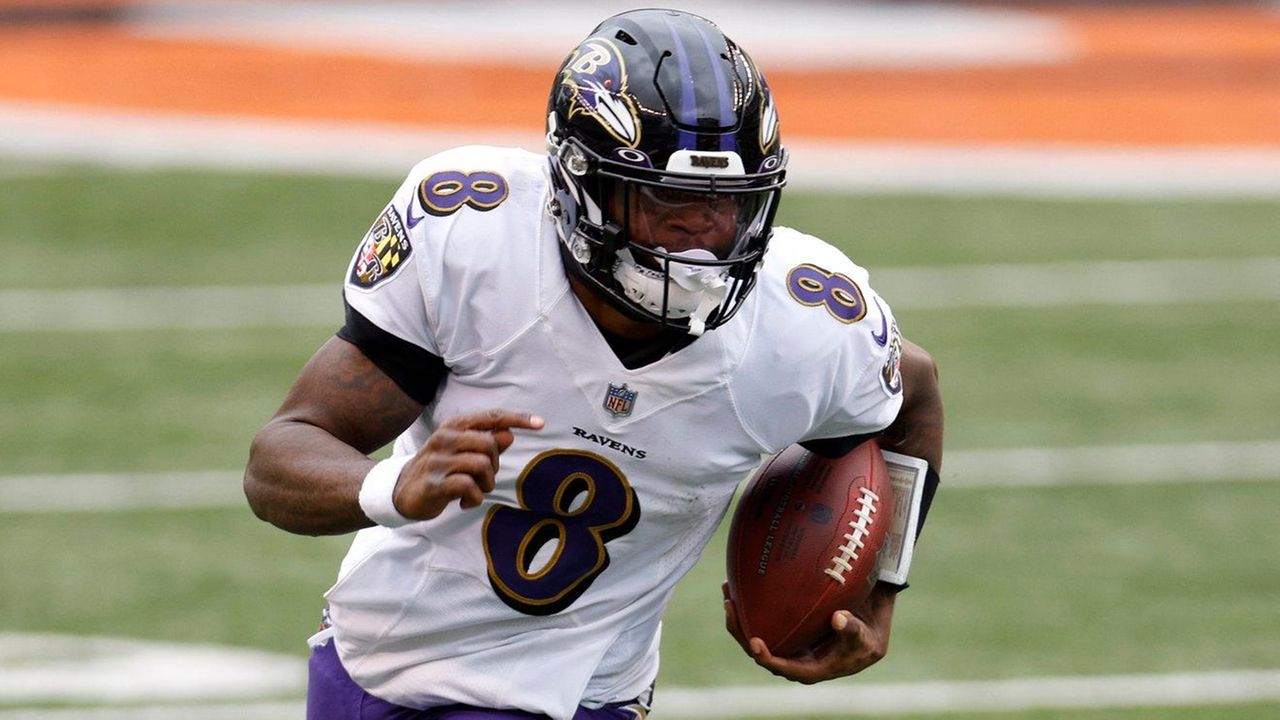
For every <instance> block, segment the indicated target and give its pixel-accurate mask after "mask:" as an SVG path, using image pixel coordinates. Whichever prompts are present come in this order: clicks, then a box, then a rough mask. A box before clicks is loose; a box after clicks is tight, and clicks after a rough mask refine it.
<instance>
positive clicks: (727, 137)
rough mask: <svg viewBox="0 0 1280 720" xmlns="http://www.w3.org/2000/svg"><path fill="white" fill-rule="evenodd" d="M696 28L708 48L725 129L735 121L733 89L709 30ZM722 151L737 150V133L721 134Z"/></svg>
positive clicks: (722, 125) (722, 124) (700, 27)
mask: <svg viewBox="0 0 1280 720" xmlns="http://www.w3.org/2000/svg"><path fill="white" fill-rule="evenodd" d="M694 27H695V28H697V30H698V34H699V35H701V36H702V43H703V45H704V46H705V47H706V48H707V56H708V60H709V63H708V64H710V65H711V72H712V73H713V74H714V75H715V78H716V90H717V92H719V94H720V126H721V127H724V126H726V125H731V124H733V121H734V112H733V96H732V92H733V88H732V87H731V86H730V83H729V81H728V79H727V78H725V75H724V69H723V68H722V67H721V64H720V56H719V54H718V53H717V52H716V47H715V44H714V41H713V40H712V38H711V37H710V36H709V35H707V29H706V28H705V27H703V26H702V25H701V24H695V25H694ZM720 149H721V150H737V149H738V135H737V133H721V134H720Z"/></svg>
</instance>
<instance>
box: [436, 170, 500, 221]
mask: <svg viewBox="0 0 1280 720" xmlns="http://www.w3.org/2000/svg"><path fill="white" fill-rule="evenodd" d="M418 199H419V200H421V201H422V207H423V209H425V210H426V211H427V212H429V213H431V214H432V215H436V216H443V215H452V214H453V213H455V212H457V211H458V209H459V208H461V207H462V206H463V205H467V206H470V207H472V208H474V209H476V210H480V211H481V212H483V211H485V210H492V209H494V208H496V207H498V205H500V204H501V203H502V201H503V200H506V199H507V181H506V180H505V179H504V178H503V177H502V176H501V175H499V174H497V173H493V172H486V171H483V170H481V171H479V172H473V173H464V172H459V171H457V170H444V171H442V172H438V173H435V174H433V175H430V176H429V177H427V179H426V180H423V181H422V183H421V184H420V185H418Z"/></svg>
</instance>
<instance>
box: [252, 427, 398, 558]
mask: <svg viewBox="0 0 1280 720" xmlns="http://www.w3.org/2000/svg"><path fill="white" fill-rule="evenodd" d="M373 465H374V461H373V460H371V459H369V458H368V457H367V456H365V455H364V454H362V453H360V452H359V451H357V450H355V449H354V448H352V447H351V446H349V445H347V444H346V443H343V442H342V441H340V440H338V439H337V438H335V437H333V436H332V435H330V434H329V433H328V432H326V431H324V430H323V429H321V428H319V427H316V426H315V425H310V424H307V423H303V422H297V421H291V420H285V419H279V418H277V419H275V420H272V421H271V422H270V423H268V424H267V425H266V426H265V427H263V428H262V430H261V431H259V432H258V434H257V436H255V437H254V439H253V445H252V446H251V448H250V450H249V462H248V464H247V466H246V467H245V475H244V492H245V497H247V498H248V500H249V506H250V507H251V508H253V512H254V514H255V515H257V516H258V517H259V518H261V519H263V520H265V521H267V522H269V523H271V524H272V525H275V526H276V527H279V528H281V529H283V530H287V531H289V532H292V533H298V534H300V535H337V534H342V533H348V532H353V531H355V530H359V529H361V528H364V527H369V526H370V525H372V524H373V523H372V522H370V520H369V519H368V518H367V517H365V514H364V512H363V511H362V510H361V509H360V503H359V494H360V486H361V484H362V483H363V481H364V477H365V475H366V474H368V472H369V469H370V468H372V467H373Z"/></svg>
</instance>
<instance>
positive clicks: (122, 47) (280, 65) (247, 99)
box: [0, 7, 1280, 146]
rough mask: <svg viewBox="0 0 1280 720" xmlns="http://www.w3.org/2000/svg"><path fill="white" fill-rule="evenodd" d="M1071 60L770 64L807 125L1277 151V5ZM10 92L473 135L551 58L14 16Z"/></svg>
mask: <svg viewBox="0 0 1280 720" xmlns="http://www.w3.org/2000/svg"><path fill="white" fill-rule="evenodd" d="M1051 14H1052V15H1053V16H1054V17H1057V18H1058V19H1059V20H1060V21H1061V22H1063V23H1064V26H1065V28H1066V29H1067V32H1068V35H1069V37H1070V38H1071V39H1072V42H1073V43H1074V45H1075V47H1076V49H1077V54H1076V56H1075V57H1074V58H1073V59H1072V60H1070V61H1067V62H1064V63H1060V64H1047V65H1024V66H1016V67H995V68H991V67H985V68H967V69H941V70H939V69H929V70H913V69H892V70H887V69H878V70H877V69H856V68H851V69H843V70H823V71H797V70H792V69H787V68H780V69H778V70H775V71H772V72H769V73H768V74H769V80H770V83H771V85H772V86H773V88H774V90H775V92H776V93H777V95H778V97H779V104H780V107H781V109H782V113H783V115H782V119H783V123H784V131H785V132H787V133H788V134H790V135H791V136H793V137H801V136H803V137H813V138H829V139H839V140H875V141H888V142H892V141H904V142H925V143H954V142H974V143H985V142H996V143H1008V142H1027V143H1046V142H1047V143H1057V142H1061V143H1098V144H1124V145H1224V146H1228V145H1280V13H1274V12H1267V11H1266V10H1263V9H1257V8H1223V7H1216V8H1212V9H1194V8H1193V9H1181V8H1150V7H1146V8H1137V9H1120V10H1114V9H1067V10H1057V11H1054V12H1052V13H1051ZM0 68H4V71H3V72H0V100H22V101H36V102H48V103H59V104H69V105H76V106H85V107H94V108H111V109H136V110H154V111H170V112H182V113H196V114H212V115H221V116H243V117H260V118H273V119H302V120H336V121H341V120H356V121H373V122H386V123H392V124H400V125H409V126H437V127H438V126H444V127H454V128H467V129H477V128H480V129H483V128H513V127H519V128H528V127H538V126H540V125H541V123H542V122H543V118H544V113H545V104H546V97H547V92H548V90H549V89H550V81H551V76H552V72H553V68H550V67H526V66H511V65H497V66H495V65H481V64H477V63H461V62H460V63H452V64H451V63H442V62H430V61H419V60H408V59H393V58H385V59H384V58H375V57H369V56H358V55H352V54H342V53H337V52H330V51H321V50H309V49H307V50H285V49H280V48H272V47H266V46H258V45H250V44H245V43H233V42H219V41H200V42H177V41H170V40H160V39H148V38H142V37H136V36H133V35H131V34H129V33H127V32H126V31H124V30H123V29H120V28H114V27H111V26H91V25H79V26H76V25H68V24H54V25H48V26H26V27H21V26H19V27H0Z"/></svg>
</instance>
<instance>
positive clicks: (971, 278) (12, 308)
mask: <svg viewBox="0 0 1280 720" xmlns="http://www.w3.org/2000/svg"><path fill="white" fill-rule="evenodd" d="M1277 278H1280V257H1257V258H1243V259H1232V260H1215V259H1204V260H1140V261H1128V262H1118V261H1117V262H1062V263H1043V264H1024V265H1014V264H1009V265H971V266H964V265H960V266H953V267H937V268H928V267H911V268H885V269H881V270H876V271H875V272H874V273H873V275H872V277H871V281H872V284H873V285H874V286H875V287H876V289H877V290H878V291H879V292H880V293H881V294H882V295H883V296H884V297H886V298H888V299H889V302H890V303H891V304H892V306H893V307H894V308H895V309H898V310H916V309H921V310H930V309H940V308H941V309H949V310H953V309H959V308H974V307H1050V306H1071V305H1117V304H1119V305H1150V304H1160V305H1166V304H1170V303H1190V302H1195V303H1215V302H1237V301H1245V302H1251V301H1264V302H1269V301H1274V300H1280V280H1277ZM341 324H342V300H341V289H340V288H339V286H338V283H337V282H336V281H335V282H333V283H318V284H299V285H251V286H239V287H219V286H207V287H152V288H81V289H65V290H47V289H32V290H0V332H3V331H10V332H12V331H32V332H57V331H68V332H75V331H84V330H150V329H167V328H236V327H284V326H314V325H331V326H334V327H337V326H338V325H341Z"/></svg>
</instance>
